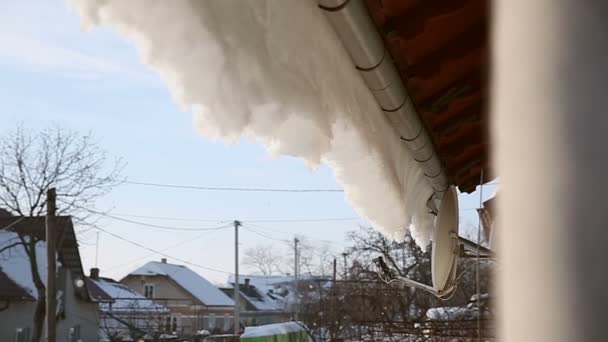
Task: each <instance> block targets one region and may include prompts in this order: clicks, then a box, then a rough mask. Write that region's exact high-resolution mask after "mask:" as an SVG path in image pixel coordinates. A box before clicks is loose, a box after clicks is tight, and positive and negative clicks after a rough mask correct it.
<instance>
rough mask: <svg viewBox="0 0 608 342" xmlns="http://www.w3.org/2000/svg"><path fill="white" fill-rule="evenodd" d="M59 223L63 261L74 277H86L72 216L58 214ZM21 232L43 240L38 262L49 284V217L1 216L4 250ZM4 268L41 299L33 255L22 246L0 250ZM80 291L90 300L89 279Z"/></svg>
mask: <svg viewBox="0 0 608 342" xmlns="http://www.w3.org/2000/svg"><path fill="white" fill-rule="evenodd" d="M55 226H56V230H57V231H56V233H57V259H58V262H59V264H60V265H62V266H64V267H66V268H67V269H69V270H70V271H71V273H72V278H73V279H74V280H77V279H82V280H84V279H85V276H84V272H83V269H82V263H81V260H80V252H79V251H78V242H77V241H76V234H75V233H74V227H73V225H72V219H71V217H69V216H57V217H56V218H55ZM19 234H21V235H22V236H24V237H25V239H26V240H27V239H29V238H30V237H35V238H36V239H38V240H40V241H39V242H38V243H37V244H36V257H37V260H36V261H37V263H38V272H39V274H40V277H41V278H42V281H43V283H45V285H46V242H45V239H46V236H45V217H25V216H12V217H0V249H2V248H3V247H6V246H10V245H12V244H13V243H16V242H19V241H20V239H19ZM0 268H1V269H2V272H4V273H5V274H6V275H7V276H8V277H9V278H10V279H11V280H13V281H14V282H15V283H16V284H18V285H19V286H21V287H22V288H23V289H24V290H26V291H27V292H28V294H29V295H30V296H32V297H34V298H37V296H38V294H37V290H36V287H35V286H34V282H33V280H32V274H31V271H30V264H29V257H28V256H27V254H26V253H25V250H24V249H23V246H22V245H16V246H13V247H11V248H8V249H6V250H4V251H2V252H1V253H0ZM77 293H78V294H79V295H80V296H82V297H83V298H84V299H87V300H90V297H89V294H88V290H87V287H86V282H85V283H84V288H83V289H82V291H77Z"/></svg>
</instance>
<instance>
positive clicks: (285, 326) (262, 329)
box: [241, 322, 305, 339]
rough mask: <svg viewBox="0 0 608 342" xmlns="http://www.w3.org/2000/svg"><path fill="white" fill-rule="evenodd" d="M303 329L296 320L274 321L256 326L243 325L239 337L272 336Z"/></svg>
mask: <svg viewBox="0 0 608 342" xmlns="http://www.w3.org/2000/svg"><path fill="white" fill-rule="evenodd" d="M302 331H305V329H304V328H303V327H302V326H301V325H300V324H298V323H296V322H286V323H276V324H267V325H260V326H257V327H245V333H244V334H243V335H241V339H247V338H253V337H262V336H273V335H282V334H288V333H293V332H302Z"/></svg>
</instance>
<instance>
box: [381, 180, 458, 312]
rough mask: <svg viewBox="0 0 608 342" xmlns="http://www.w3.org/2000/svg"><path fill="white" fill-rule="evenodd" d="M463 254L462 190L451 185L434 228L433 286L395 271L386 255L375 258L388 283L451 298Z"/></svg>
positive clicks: (442, 297) (382, 275)
mask: <svg viewBox="0 0 608 342" xmlns="http://www.w3.org/2000/svg"><path fill="white" fill-rule="evenodd" d="M459 253H460V240H459V237H458V192H457V191H456V188H455V187H453V186H451V187H450V188H448V190H447V191H446V192H445V194H444V195H443V199H442V200H441V204H440V207H439V214H438V215H437V219H436V220H435V227H434V230H433V248H432V252H431V275H432V280H433V286H429V285H427V284H424V283H420V282H418V281H415V280H413V279H409V278H407V277H403V276H400V275H398V274H395V272H394V271H392V270H391V269H390V268H389V267H388V266H387V265H386V263H385V262H384V260H383V259H382V257H378V258H376V259H374V261H375V262H376V265H377V267H378V269H379V272H378V274H379V275H380V278H381V279H382V280H384V281H386V282H387V283H390V282H393V281H400V282H402V283H405V284H406V285H408V286H412V287H414V288H419V289H422V290H424V291H428V292H430V293H432V294H434V295H435V296H437V297H439V298H440V299H444V300H447V299H449V298H450V297H451V295H452V294H453V293H454V291H456V261H457V256H458V255H459Z"/></svg>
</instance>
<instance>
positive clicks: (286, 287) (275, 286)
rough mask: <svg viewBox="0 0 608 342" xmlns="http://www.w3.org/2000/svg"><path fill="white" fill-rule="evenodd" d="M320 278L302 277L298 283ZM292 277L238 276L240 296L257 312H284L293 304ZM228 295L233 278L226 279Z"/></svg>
mask: <svg viewBox="0 0 608 342" xmlns="http://www.w3.org/2000/svg"><path fill="white" fill-rule="evenodd" d="M317 279H321V278H316V277H303V278H301V279H300V281H310V280H313V281H314V280H317ZM293 281H294V277H293V276H260V275H241V276H239V284H240V286H239V288H240V290H241V291H240V294H241V295H242V296H243V297H244V298H245V299H246V300H247V301H248V302H249V303H251V305H253V306H254V307H255V308H256V309H257V310H286V309H287V308H288V305H289V304H292V303H294V302H295V301H294V298H293V295H294V293H293ZM247 282H248V283H247ZM228 284H229V287H227V288H226V289H227V290H228V289H229V293H233V292H232V291H233V288H234V276H233V275H230V276H229V277H228Z"/></svg>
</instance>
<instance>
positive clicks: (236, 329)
mask: <svg viewBox="0 0 608 342" xmlns="http://www.w3.org/2000/svg"><path fill="white" fill-rule="evenodd" d="M240 225H241V222H239V221H237V220H235V221H234V334H235V335H237V334H238V333H239V330H240V329H241V324H240V322H241V319H240V313H241V308H240V305H239V296H240V292H241V286H240V285H239V226H240Z"/></svg>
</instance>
